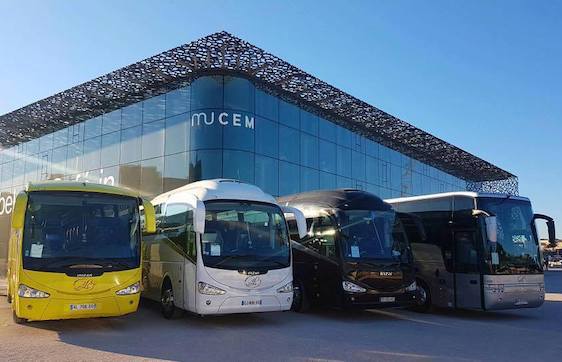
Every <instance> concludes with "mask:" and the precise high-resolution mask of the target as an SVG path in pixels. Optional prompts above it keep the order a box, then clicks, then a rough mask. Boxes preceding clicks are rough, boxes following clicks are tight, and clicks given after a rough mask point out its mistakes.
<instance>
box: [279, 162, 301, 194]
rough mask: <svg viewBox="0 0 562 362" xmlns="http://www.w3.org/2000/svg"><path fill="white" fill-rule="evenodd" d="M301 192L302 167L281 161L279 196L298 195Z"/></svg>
mask: <svg viewBox="0 0 562 362" xmlns="http://www.w3.org/2000/svg"><path fill="white" fill-rule="evenodd" d="M299 190H300V167H299V166H298V165H295V164H292V163H289V162H284V161H279V196H283V195H290V194H296V193H298V192H299Z"/></svg>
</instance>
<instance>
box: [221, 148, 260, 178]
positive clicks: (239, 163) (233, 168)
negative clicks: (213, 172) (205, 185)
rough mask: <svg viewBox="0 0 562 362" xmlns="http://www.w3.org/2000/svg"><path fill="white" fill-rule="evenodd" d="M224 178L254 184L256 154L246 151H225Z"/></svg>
mask: <svg viewBox="0 0 562 362" xmlns="http://www.w3.org/2000/svg"><path fill="white" fill-rule="evenodd" d="M222 157H223V171H222V173H223V177H224V178H230V179H235V180H240V181H244V182H248V183H251V184H253V183H254V165H255V164H254V154H253V153H250V152H244V151H234V150H224V151H223V156H222Z"/></svg>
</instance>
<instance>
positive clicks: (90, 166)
mask: <svg viewBox="0 0 562 362" xmlns="http://www.w3.org/2000/svg"><path fill="white" fill-rule="evenodd" d="M100 150H101V137H95V138H90V139H89V140H85V141H84V171H88V170H95V169H98V168H100Z"/></svg>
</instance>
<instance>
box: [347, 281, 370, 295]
mask: <svg viewBox="0 0 562 362" xmlns="http://www.w3.org/2000/svg"><path fill="white" fill-rule="evenodd" d="M342 287H343V290H345V291H346V292H349V293H365V292H366V291H367V289H365V288H363V287H360V286H359V285H357V284H355V283H352V282H348V281H347V280H344V281H343V282H342Z"/></svg>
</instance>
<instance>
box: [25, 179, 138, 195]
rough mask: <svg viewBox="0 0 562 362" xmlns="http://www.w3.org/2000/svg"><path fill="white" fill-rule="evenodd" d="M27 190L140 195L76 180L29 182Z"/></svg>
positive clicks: (113, 187) (127, 190)
mask: <svg viewBox="0 0 562 362" xmlns="http://www.w3.org/2000/svg"><path fill="white" fill-rule="evenodd" d="M25 190H26V191H27V192H37V191H77V192H97V193H101V194H112V195H121V196H130V197H140V196H141V195H140V194H139V193H138V192H135V191H132V190H129V189H126V188H121V187H115V186H110V185H102V184H97V183H89V182H77V181H42V182H31V183H29V184H28V185H27V187H26V189H25Z"/></svg>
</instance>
